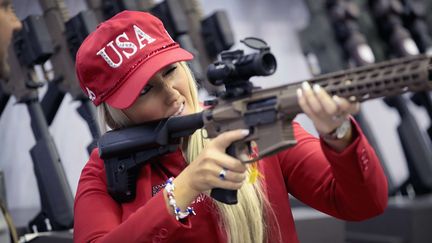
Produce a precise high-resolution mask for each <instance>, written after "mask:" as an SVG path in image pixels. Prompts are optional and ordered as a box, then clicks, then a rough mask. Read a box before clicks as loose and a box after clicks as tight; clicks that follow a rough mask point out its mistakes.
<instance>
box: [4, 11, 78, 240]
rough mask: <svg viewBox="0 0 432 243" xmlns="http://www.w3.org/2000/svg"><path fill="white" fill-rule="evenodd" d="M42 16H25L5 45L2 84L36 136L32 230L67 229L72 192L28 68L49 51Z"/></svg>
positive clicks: (46, 32) (44, 59) (50, 52)
mask: <svg viewBox="0 0 432 243" xmlns="http://www.w3.org/2000/svg"><path fill="white" fill-rule="evenodd" d="M53 51H54V50H53V49H52V45H51V39H50V36H49V34H48V29H47V26H46V24H45V22H44V19H43V18H42V17H40V16H32V15H31V16H29V17H27V18H26V19H24V20H23V29H22V30H21V31H20V32H19V33H17V34H16V35H15V36H14V40H13V46H12V45H11V46H10V48H9V63H10V64H11V68H12V70H13V71H12V72H11V77H10V80H8V81H7V83H6V87H8V90H9V92H10V94H13V95H14V96H15V97H16V100H17V102H18V103H25V104H26V105H27V109H28V112H29V114H30V118H31V127H32V131H33V134H34V137H35V140H36V144H35V146H33V147H32V149H31V150H30V154H31V158H32V161H33V168H34V172H35V176H36V181H37V185H38V189H39V194H40V200H41V211H40V213H39V214H38V215H37V216H36V217H35V218H34V219H33V220H32V221H31V222H30V223H29V229H30V230H31V231H33V232H43V231H51V230H68V229H71V228H72V227H73V194H72V191H71V189H70V186H69V183H68V181H67V177H66V174H65V172H64V169H63V166H62V164H61V159H60V156H59V153H58V152H57V148H56V146H55V143H54V140H53V139H52V137H51V135H50V132H49V129H48V124H47V121H46V118H45V116H44V114H43V111H42V107H41V104H40V102H39V97H38V91H37V89H38V88H39V87H41V86H42V85H43V84H41V83H38V82H36V81H34V79H32V78H31V72H30V70H29V68H31V67H33V66H34V65H35V64H42V63H44V62H45V61H46V60H48V58H49V57H50V56H51V55H52V53H53Z"/></svg>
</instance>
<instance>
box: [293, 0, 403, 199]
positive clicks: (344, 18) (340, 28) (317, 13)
mask: <svg viewBox="0 0 432 243" xmlns="http://www.w3.org/2000/svg"><path fill="white" fill-rule="evenodd" d="M306 2H307V5H308V7H309V9H310V12H311V23H310V26H309V27H308V28H306V30H304V31H303V32H302V33H301V37H302V38H303V40H302V43H303V47H304V48H306V49H305V50H307V51H308V52H309V54H308V55H309V56H310V55H311V54H312V53H316V54H318V59H319V63H318V65H320V66H321V65H324V66H323V71H326V72H329V71H335V70H339V69H341V68H342V67H344V66H346V67H353V66H362V65H366V64H371V63H374V62H375V55H374V54H375V51H374V50H372V48H371V46H370V45H369V43H368V42H367V40H366V38H365V36H364V35H363V33H362V32H361V31H360V26H359V24H358V18H359V16H360V14H359V13H360V10H359V7H358V5H357V4H356V3H355V2H353V1H351V0H323V1H320V2H319V3H321V4H322V6H320V4H318V3H317V2H316V0H311V1H306ZM321 15H325V16H321ZM324 20H325V21H326V22H323V21H324ZM323 23H324V24H323ZM323 26H325V28H323ZM318 29H319V31H327V33H331V32H332V33H333V34H334V37H333V38H332V37H330V38H328V37H327V38H326V40H325V44H324V45H325V46H328V47H331V48H330V49H329V48H326V49H324V50H322V48H321V49H319V48H317V46H319V45H323V43H319V42H320V40H316V38H315V34H316V31H317V30H318ZM309 35H312V36H309ZM326 35H328V34H326ZM326 35H324V34H323V36H326ZM314 42H317V43H314ZM304 43H310V47H308V45H307V44H304ZM337 44H338V45H337ZM327 49H328V50H327ZM335 50H337V51H335ZM325 51H327V53H325ZM333 52H334V53H333ZM339 52H341V53H339ZM336 54H338V56H336ZM336 58H337V59H336ZM333 59H336V60H338V62H332V61H333ZM339 62H340V65H343V66H339V67H338V66H335V67H333V66H331V65H335V64H339ZM330 67H332V68H334V70H329V68H330ZM317 70H320V68H315V71H314V72H312V73H314V74H315V75H317V74H319V73H318V71H317ZM354 117H355V119H356V121H357V122H358V123H359V125H360V127H361V128H362V130H363V133H364V134H365V136H366V137H367V139H368V141H369V143H370V144H371V146H372V147H373V148H374V149H375V153H376V155H377V157H378V158H379V160H380V161H381V165H382V167H383V170H384V173H385V175H386V177H387V182H388V191H389V195H393V194H395V193H396V192H397V190H398V187H397V186H396V185H395V183H394V181H393V179H392V177H391V176H390V172H389V169H388V163H386V161H385V160H384V158H383V155H382V153H381V149H380V146H379V145H378V142H377V140H376V138H375V136H374V134H373V132H372V129H371V127H370V125H369V123H368V121H367V120H366V118H365V115H364V112H363V110H360V111H359V113H357V114H356V115H355V116H354Z"/></svg>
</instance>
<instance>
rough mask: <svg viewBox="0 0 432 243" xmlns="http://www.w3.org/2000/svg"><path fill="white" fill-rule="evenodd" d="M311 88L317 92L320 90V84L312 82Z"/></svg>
mask: <svg viewBox="0 0 432 243" xmlns="http://www.w3.org/2000/svg"><path fill="white" fill-rule="evenodd" d="M313 90H314V91H315V93H319V92H320V91H321V86H320V85H319V84H314V85H313Z"/></svg>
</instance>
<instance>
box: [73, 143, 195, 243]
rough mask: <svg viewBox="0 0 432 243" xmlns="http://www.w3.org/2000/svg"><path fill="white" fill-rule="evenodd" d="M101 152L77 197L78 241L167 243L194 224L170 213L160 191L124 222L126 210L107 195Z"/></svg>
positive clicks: (82, 180) (86, 172)
mask: <svg viewBox="0 0 432 243" xmlns="http://www.w3.org/2000/svg"><path fill="white" fill-rule="evenodd" d="M103 168H104V166H103V162H102V161H101V160H100V159H99V157H98V154H97V150H95V151H93V153H92V154H91V156H90V161H89V162H88V163H87V165H86V166H85V168H84V169H83V171H82V173H81V177H80V181H79V186H78V190H77V194H76V197H75V219H74V242H79V243H81V242H104V243H108V242H113V243H118V242H151V241H153V240H156V241H159V242H163V239H169V238H170V237H171V236H172V235H173V234H175V233H176V231H177V230H178V229H180V228H182V227H186V228H190V227H191V225H190V222H189V221H188V220H186V221H185V222H183V223H180V222H178V221H177V220H176V219H175V218H174V217H173V216H172V215H170V214H169V212H168V210H167V207H166V204H165V199H164V196H163V194H162V191H160V192H159V193H158V194H157V195H155V196H154V197H153V198H151V199H150V200H149V201H148V202H146V203H145V204H144V205H143V206H141V207H140V208H139V209H138V210H137V211H136V212H135V213H133V214H132V215H131V216H129V218H128V219H126V220H125V221H124V222H122V218H121V217H122V216H121V215H122V208H121V206H120V204H118V203H117V202H116V201H114V200H113V199H112V198H111V197H110V196H109V194H108V192H107V187H106V176H105V170H104V169H103Z"/></svg>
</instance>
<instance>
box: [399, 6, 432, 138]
mask: <svg viewBox="0 0 432 243" xmlns="http://www.w3.org/2000/svg"><path fill="white" fill-rule="evenodd" d="M401 2H402V4H403V6H404V9H405V11H404V12H403V15H402V20H403V22H404V25H405V26H406V28H407V29H408V30H409V31H410V33H411V35H412V37H413V39H414V41H415V43H416V44H417V46H418V48H419V51H420V52H421V53H430V52H431V51H432V37H431V35H430V31H429V29H428V25H427V23H426V6H425V2H424V1H422V0H401ZM411 100H412V101H413V102H414V104H416V105H418V106H423V107H424V108H425V110H426V112H427V113H428V115H429V118H430V119H431V120H432V97H431V94H430V93H429V92H417V93H415V94H414V95H412V96H411ZM427 132H428V134H429V138H430V139H431V140H432V123H431V124H430V125H429V128H428V130H427Z"/></svg>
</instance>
